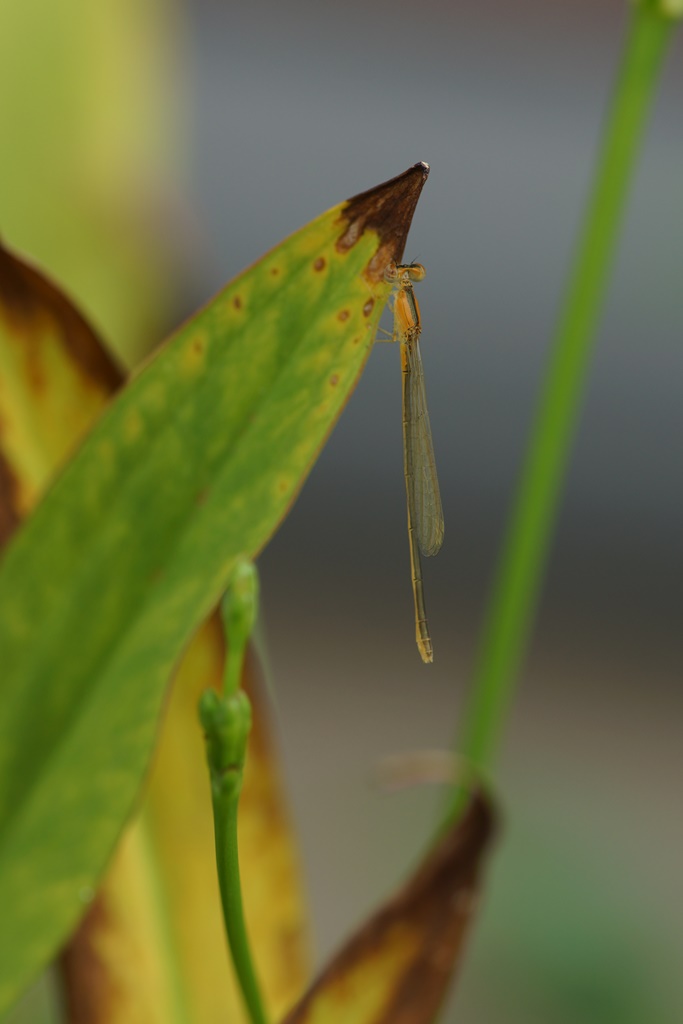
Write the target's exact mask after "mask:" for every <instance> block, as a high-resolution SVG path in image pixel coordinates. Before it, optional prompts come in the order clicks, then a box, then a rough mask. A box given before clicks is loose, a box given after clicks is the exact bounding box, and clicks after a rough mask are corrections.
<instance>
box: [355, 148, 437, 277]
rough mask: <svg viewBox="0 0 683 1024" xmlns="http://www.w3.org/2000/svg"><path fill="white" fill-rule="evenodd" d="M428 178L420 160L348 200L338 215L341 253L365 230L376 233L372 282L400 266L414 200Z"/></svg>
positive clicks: (371, 272)
mask: <svg viewBox="0 0 683 1024" xmlns="http://www.w3.org/2000/svg"><path fill="white" fill-rule="evenodd" d="M428 175H429V164H426V163H424V161H420V163H417V164H414V165H413V166H412V167H409V168H408V170H407V171H404V172H403V174H399V175H398V176H397V177H395V178H391V179H390V180H389V181H385V182H383V183H382V184H381V185H376V186H375V188H371V189H369V190H368V191H367V192H361V193H360V195H357V196H354V197H353V198H352V199H349V200H348V202H347V203H346V205H345V207H344V212H343V215H342V219H343V223H344V231H343V232H342V234H341V235H340V236H339V238H338V239H337V249H338V250H340V251H341V252H343V251H345V250H347V249H351V248H352V247H353V246H354V245H355V244H356V242H357V241H358V239H359V238H360V237H361V236H362V235H363V233H364V232H365V231H368V230H371V231H376V232H377V234H378V235H379V240H380V244H379V249H378V251H377V253H376V255H375V256H374V257H373V259H372V260H371V262H370V264H369V265H368V267H367V275H368V277H369V278H370V279H371V280H373V281H381V280H383V276H384V268H385V267H386V265H387V264H388V263H390V262H392V261H394V262H396V263H400V262H401V259H402V257H403V250H404V249H405V244H406V239H407V237H408V230H409V228H410V224H411V221H412V219H413V214H414V212H415V207H416V206H417V201H418V199H419V198H420V193H421V192H422V187H423V185H424V183H425V181H426V180H427V177H428Z"/></svg>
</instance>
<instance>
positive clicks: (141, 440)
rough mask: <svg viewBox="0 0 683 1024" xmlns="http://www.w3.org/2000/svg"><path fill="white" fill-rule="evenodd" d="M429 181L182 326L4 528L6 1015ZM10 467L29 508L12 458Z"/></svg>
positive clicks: (323, 403) (276, 511)
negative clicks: (48, 484) (8, 539)
mask: <svg viewBox="0 0 683 1024" xmlns="http://www.w3.org/2000/svg"><path fill="white" fill-rule="evenodd" d="M425 177H426V169H425V166H424V165H416V167H415V168H412V169H411V170H410V171H408V172H406V173H405V174H404V175H401V176H399V177H398V178H396V179H393V180H392V181H391V182H388V183H386V184H385V185H383V186H379V187H378V188H377V189H373V190H371V191H370V192H368V193H364V194H363V195H361V196H359V197H357V198H356V199H354V200H350V201H349V202H348V203H344V204H341V205H340V206H339V207H336V208H335V209H333V210H332V211H330V212H329V213H327V214H324V215H323V216H322V217H320V218H318V220H317V221H314V222H313V223H312V224H311V225H309V226H308V227H306V228H304V229H302V230H301V231H299V232H297V233H296V234H295V235H293V236H292V237H291V238H290V239H288V240H287V241H286V242H285V243H283V244H282V245H281V246H280V247H278V248H277V249H275V250H273V251H272V252H271V253H270V254H268V255H267V256H266V257H264V258H263V259H262V260H261V261H259V262H258V263H257V264H255V265H254V266H253V267H252V268H251V269H250V270H248V271H246V272H245V273H244V274H243V275H241V276H240V277H239V278H237V279H236V281H235V282H233V283H232V284H231V285H230V286H228V287H227V288H226V289H225V290H224V291H223V292H222V293H221V294H220V295H219V296H217V298H216V299H215V300H214V301H213V302H212V303H210V304H209V305H208V306H207V307H206V308H205V309H204V310H203V311H201V312H200V313H199V314H198V315H197V316H196V317H194V318H193V319H191V320H190V321H188V323H187V324H185V325H184V326H183V327H182V328H181V329H180V330H179V331H178V332H177V334H176V335H175V336H174V337H173V338H172V339H171V341H170V342H169V343H168V345H167V346H166V347H165V348H164V349H163V351H161V352H160V353H159V354H158V355H157V356H156V357H155V359H154V360H153V361H152V362H151V363H150V364H149V365H148V366H147V367H146V368H145V370H144V371H143V372H142V373H140V374H139V375H138V376H137V378H136V379H135V380H134V381H133V382H132V383H131V384H130V385H128V387H126V388H125V389H124V391H123V392H122V394H121V395H120V397H119V398H118V399H117V400H116V401H115V402H114V404H113V405H112V406H110V407H109V408H108V409H107V411H106V412H105V414H104V415H103V416H102V417H101V419H100V420H99V421H98V423H97V424H96V426H95V428H94V430H93V431H92V432H91V434H90V435H89V436H88V438H87V440H86V441H85V443H84V444H83V446H82V447H81V448H80V449H79V450H78V452H77V453H76V455H75V456H74V458H73V459H72V461H71V462H70V464H69V465H68V467H67V469H66V470H65V472H64V473H63V474H62V475H61V476H60V477H59V479H58V480H57V482H56V483H55V485H54V486H53V487H52V489H51V490H50V492H49V493H48V495H47V497H46V498H45V499H44V501H43V502H42V503H41V505H40V506H39V508H38V509H37V510H36V512H35V513H34V514H33V515H32V516H31V518H30V520H29V521H28V523H27V524H26V526H25V527H24V528H23V529H22V530H21V531H19V533H18V535H17V536H16V538H15V539H14V540H13V542H12V543H11V544H10V546H9V549H8V550H7V553H6V554H5V557H4V559H3V561H2V563H1V564H0V649H2V651H3V675H2V680H1V681H0V901H1V903H2V906H3V908H4V910H5V913H4V915H3V919H2V922H1V923H0V1012H1V1010H2V1008H3V1007H4V1006H6V1005H7V1003H8V1002H9V1001H10V1000H11V999H12V998H13V997H14V995H15V994H16V993H17V992H18V991H19V990H20V989H21V987H22V985H23V984H24V983H25V982H26V981H27V980H28V979H29V977H30V976H31V974H32V972H34V971H35V970H36V969H37V967H39V966H40V964H41V963H43V962H44V961H45V960H46V958H47V957H49V955H50V954H51V952H52V951H53V950H54V948H55V946H56V945H57V943H58V942H59V941H60V939H61V938H62V937H63V936H64V934H65V933H66V932H67V931H68V929H69V928H70V926H71V925H72V924H73V922H74V921H75V919H76V918H77V916H78V913H79V909H80V907H81V897H82V894H83V893H84V892H86V891H88V889H89V888H90V887H91V886H92V885H93V884H94V882H95V880H96V878H97V877H98V875H99V873H100V872H101V870H102V867H103V865H104V862H105V860H106V858H107V856H108V855H109V853H110V852H111V849H112V847H113V845H114V842H115V840H116V837H117V836H118V834H119V832H120V829H121V825H122V822H123V820H124V818H125V816H126V815H127V814H128V813H129V811H130V807H131V804H132V802H133V799H134V796H135V793H136V791H137V788H138V785H139V780H140V778H141V775H142V772H143V771H144V768H145V765H146V763H147V760H148V757H149V752H150V749H151V746H152V742H153V739H154V734H155V729H156V722H157V716H158V713H159V708H160V705H161V700H162V696H163V692H164V688H165V685H166V681H167V679H168V677H169V674H170V672H171V670H172V668H173V665H174V663H175V662H176V660H177V659H178V657H179V655H180V653H181V651H182V650H183V648H184V647H185V645H186V644H187V642H188V640H189V638H190V637H191V635H192V633H193V632H194V631H195V629H196V628H197V626H198V625H199V623H200V622H201V620H202V619H203V618H204V617H205V616H206V615H207V613H208V612H209V610H210V609H211V607H212V606H213V605H214V604H215V602H216V600H217V598H218V596H219V595H220V593H221V591H222V589H223V587H224V585H225V582H226V579H227V578H228V576H229V573H230V571H231V568H232V565H233V564H234V562H235V560H236V559H237V558H238V557H243V556H244V555H245V554H247V555H253V554H254V553H256V552H257V551H258V550H259V549H260V547H262V546H263V544H264V543H265V542H266V540H267V539H268V537H269V536H270V534H271V533H272V531H273V530H274V528H275V527H276V525H277V523H278V521H279V519H280V518H281V517H282V516H283V515H284V514H285V512H286V510H287V508H288V506H289V504H290V503H291V501H292V500H293V499H294V497H295V495H296V493H297V491H298V489H299V487H300V486H301V483H302V481H303V479H304V477H305V474H306V473H307V472H308V470H309V469H310V466H311V464H312V461H313V460H314V458H315V455H316V453H317V451H318V450H319V448H320V445H321V444H322V443H323V441H324V438H325V436H326V434H327V433H328V432H329V430H330V428H331V425H332V424H333V422H334V420H335V419H336V417H337V415H338V414H339V412H340V410H341V408H342V405H343V403H344V401H345V400H346V397H347V396H348V393H349V391H350V390H351V388H352V386H353V384H354V382H355V380H356V378H357V375H358V373H359V372H360V369H361V368H362V365H363V363H364V361H365V359H366V357H367V354H368V352H369V350H370V347H371V345H372V341H373V338H374V333H375V329H376V325H377V321H378V318H379V315H380V313H381V308H382V305H383V303H384V301H385V300H386V297H387V294H388V286H387V285H386V284H385V283H384V281H383V276H382V272H383V268H384V266H385V265H386V263H388V262H389V261H390V260H398V259H400V257H401V254H402V250H403V245H404V241H405V235H406V232H407V229H408V226H409V223H410V219H411V216H412V213H413V210H414V207H415V203H416V201H417V198H418V196H419V192H420V189H421V187H422V184H423V182H424V180H425ZM6 468H8V464H6ZM5 478H7V480H9V483H8V487H9V488H10V489H11V495H10V497H11V501H12V507H13V508H16V501H15V498H16V493H17V490H16V486H15V483H14V482H13V477H12V473H11V465H9V471H8V473H5V474H4V475H3V479H5ZM37 638H39V641H40V642H37ZM17 893H22V899H21V900H17V899H16V898H15V897H16V894H17Z"/></svg>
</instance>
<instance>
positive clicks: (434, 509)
mask: <svg viewBox="0 0 683 1024" xmlns="http://www.w3.org/2000/svg"><path fill="white" fill-rule="evenodd" d="M424 276H425V268H424V267H423V266H422V264H420V263H409V264H399V265H397V264H396V263H390V264H389V266H388V267H387V268H386V270H385V272H384V278H385V280H386V281H388V282H389V283H390V284H393V285H394V287H395V291H394V293H393V313H394V332H393V340H394V341H398V342H400V344H401V369H402V377H403V470H404V475H405V480H406V495H407V499H408V540H409V543H410V568H411V576H412V582H413V599H414V602H415V639H416V640H417V647H418V650H419V652H420V654H421V656H422V660H423V661H425V662H429V661H432V660H433V651H432V641H431V638H430V636H429V626H428V624H427V612H426V609H425V600H424V587H423V584H422V563H421V561H420V552H422V554H423V555H435V554H436V553H437V551H438V550H439V548H440V547H441V544H442V541H443V532H444V526H443V509H442V507H441V496H440V494H439V481H438V480H437V477H436V463H435V460H434V446H433V443H432V432H431V428H430V426H429V414H428V413H427V398H426V395H425V384H424V373H423V371H422V357H421V356H420V333H421V331H422V323H421V320H420V307H419V306H418V304H417V299H416V298H415V292H414V290H413V284H414V283H415V282H417V281H422V280H423V279H424Z"/></svg>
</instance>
